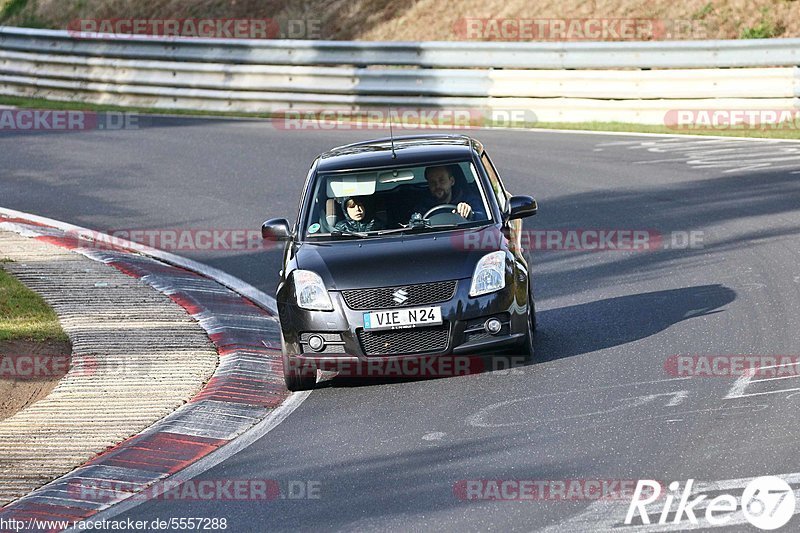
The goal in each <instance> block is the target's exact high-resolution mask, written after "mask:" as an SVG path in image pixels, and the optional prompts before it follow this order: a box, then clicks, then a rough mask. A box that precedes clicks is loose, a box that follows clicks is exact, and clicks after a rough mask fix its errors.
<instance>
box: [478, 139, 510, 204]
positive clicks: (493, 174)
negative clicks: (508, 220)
mask: <svg viewBox="0 0 800 533" xmlns="http://www.w3.org/2000/svg"><path fill="white" fill-rule="evenodd" d="M481 162H482V163H483V168H485V169H486V174H487V175H488V176H489V182H490V183H491V184H492V190H493V191H494V196H495V198H497V205H499V206H500V211H505V210H506V206H507V204H508V198H507V197H506V192H505V190H504V189H503V184H502V183H501V182H500V176H498V175H497V170H495V168H494V165H493V164H492V160H491V159H489V156H488V155H487V154H486V152H483V153H482V154H481Z"/></svg>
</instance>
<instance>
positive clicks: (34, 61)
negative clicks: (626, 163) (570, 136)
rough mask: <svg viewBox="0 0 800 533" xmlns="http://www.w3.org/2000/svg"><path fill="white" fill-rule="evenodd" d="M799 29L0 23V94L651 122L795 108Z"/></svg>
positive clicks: (155, 104)
mask: <svg viewBox="0 0 800 533" xmlns="http://www.w3.org/2000/svg"><path fill="white" fill-rule="evenodd" d="M798 65H800V39H763V40H754V41H680V42H641V43H631V42H624V43H620V42H600V43H594V42H592V43H589V42H583V43H575V42H570V43H485V42H424V43H394V42H338V41H286V40H278V41H270V40H230V39H180V38H155V37H148V36H130V37H125V38H119V37H116V38H114V37H109V36H107V37H92V38H76V37H73V36H71V35H70V34H69V33H68V32H66V31H58V30H34V29H28V28H11V27H0V94H5V95H20V96H36V97H44V98H50V99H57V100H73V101H81V102H91V103H108V104H118V105H127V106H136V107H150V108H158V109H165V110H168V109H179V108H180V109H199V110H205V111H239V112H280V111H286V110H289V109H297V108H303V109H330V108H334V109H340V110H342V109H348V110H360V109H369V108H374V107H383V108H385V107H387V106H392V107H398V106H400V107H409V106H412V107H425V108H428V107H433V108H481V109H509V110H512V109H513V110H527V111H530V112H532V113H535V115H536V118H537V119H538V120H539V121H545V122H551V121H554V122H555V121H564V122H572V121H592V120H596V121H622V122H638V123H647V124H661V123H663V121H664V116H665V113H667V112H668V111H669V110H674V109H718V108H719V109H791V108H800V68H798Z"/></svg>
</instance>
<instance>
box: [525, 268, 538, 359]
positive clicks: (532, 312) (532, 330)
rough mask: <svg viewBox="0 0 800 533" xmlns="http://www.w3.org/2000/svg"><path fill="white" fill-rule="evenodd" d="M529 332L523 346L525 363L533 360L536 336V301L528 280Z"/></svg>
mask: <svg viewBox="0 0 800 533" xmlns="http://www.w3.org/2000/svg"><path fill="white" fill-rule="evenodd" d="M527 315H528V331H527V333H526V334H525V342H524V343H523V345H522V355H523V356H524V357H525V361H526V362H528V361H530V360H531V359H533V338H534V336H535V334H536V301H535V300H534V299H533V287H532V286H531V283H530V279H528V312H527Z"/></svg>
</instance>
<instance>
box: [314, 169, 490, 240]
mask: <svg viewBox="0 0 800 533" xmlns="http://www.w3.org/2000/svg"><path fill="white" fill-rule="evenodd" d="M312 187H313V191H314V192H313V196H312V199H311V204H310V206H309V207H308V208H307V213H308V214H307V216H306V217H305V221H304V224H305V236H306V237H308V238H314V239H318V238H329V239H335V238H366V237H371V236H378V235H389V234H398V233H406V232H409V233H410V232H426V231H443V230H447V229H452V228H457V227H462V226H479V225H483V224H485V223H486V222H487V221H489V220H490V219H491V215H490V210H489V205H488V203H487V200H486V194H485V191H484V189H483V187H482V186H481V180H480V179H478V174H477V171H476V169H475V167H474V165H473V164H472V162H471V161H463V162H457V163H447V164H431V165H425V166H415V167H397V168H391V167H390V168H382V169H374V170H369V171H360V172H358V171H357V172H336V173H320V174H319V175H317V177H316V181H315V183H314V184H313V186H312Z"/></svg>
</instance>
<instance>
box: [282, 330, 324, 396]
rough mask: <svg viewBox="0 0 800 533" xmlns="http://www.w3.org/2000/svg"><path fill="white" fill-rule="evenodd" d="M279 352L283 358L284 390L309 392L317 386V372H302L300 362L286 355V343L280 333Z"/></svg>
mask: <svg viewBox="0 0 800 533" xmlns="http://www.w3.org/2000/svg"><path fill="white" fill-rule="evenodd" d="M281 352H282V355H283V357H282V358H281V359H282V360H283V381H284V382H285V383H286V388H287V389H289V390H290V391H292V392H295V391H301V390H311V389H313V388H314V386H315V385H316V384H317V371H316V370H312V371H308V370H303V369H302V368H301V367H302V365H301V364H300V362H299V361H298V360H297V359H295V358H293V357H290V356H288V355H286V341H285V340H284V338H283V332H282V331H281Z"/></svg>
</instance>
